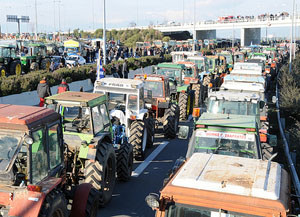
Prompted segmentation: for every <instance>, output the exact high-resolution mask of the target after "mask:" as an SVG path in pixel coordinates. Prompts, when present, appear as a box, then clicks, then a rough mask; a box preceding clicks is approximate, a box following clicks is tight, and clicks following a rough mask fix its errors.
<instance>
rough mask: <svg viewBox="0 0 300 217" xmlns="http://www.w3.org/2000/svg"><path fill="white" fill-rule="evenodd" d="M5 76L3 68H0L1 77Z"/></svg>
mask: <svg viewBox="0 0 300 217" xmlns="http://www.w3.org/2000/svg"><path fill="white" fill-rule="evenodd" d="M5 76H6V73H5V70H4V69H1V77H5Z"/></svg>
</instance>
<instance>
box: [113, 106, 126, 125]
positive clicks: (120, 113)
mask: <svg viewBox="0 0 300 217" xmlns="http://www.w3.org/2000/svg"><path fill="white" fill-rule="evenodd" d="M109 116H110V119H112V117H117V118H118V119H119V120H120V123H121V124H124V125H126V117H125V115H124V113H123V111H121V110H117V109H113V110H111V111H110V112H109Z"/></svg>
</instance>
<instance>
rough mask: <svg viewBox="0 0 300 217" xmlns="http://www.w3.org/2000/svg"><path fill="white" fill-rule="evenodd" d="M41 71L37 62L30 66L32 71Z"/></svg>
mask: <svg viewBox="0 0 300 217" xmlns="http://www.w3.org/2000/svg"><path fill="white" fill-rule="evenodd" d="M36 70H39V64H38V63H37V62H33V63H31V64H30V71H36Z"/></svg>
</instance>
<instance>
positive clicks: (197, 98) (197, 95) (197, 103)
mask: <svg viewBox="0 0 300 217" xmlns="http://www.w3.org/2000/svg"><path fill="white" fill-rule="evenodd" d="M200 88H201V85H200V84H194V85H193V90H194V91H195V106H196V107H199V106H200Z"/></svg>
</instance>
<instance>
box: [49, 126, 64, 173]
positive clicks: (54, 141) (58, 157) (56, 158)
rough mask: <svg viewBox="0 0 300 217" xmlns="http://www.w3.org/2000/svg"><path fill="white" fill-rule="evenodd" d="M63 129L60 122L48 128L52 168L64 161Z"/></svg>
mask: <svg viewBox="0 0 300 217" xmlns="http://www.w3.org/2000/svg"><path fill="white" fill-rule="evenodd" d="M60 136H61V130H60V127H59V125H58V124H55V125H53V126H51V127H50V128H49V130H48V138H49V159H50V169H53V168H55V167H57V166H59V165H60V164H61V162H62V153H61V152H62V151H61V150H62V149H61V145H62V144H61V140H60V138H61V137H60Z"/></svg>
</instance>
